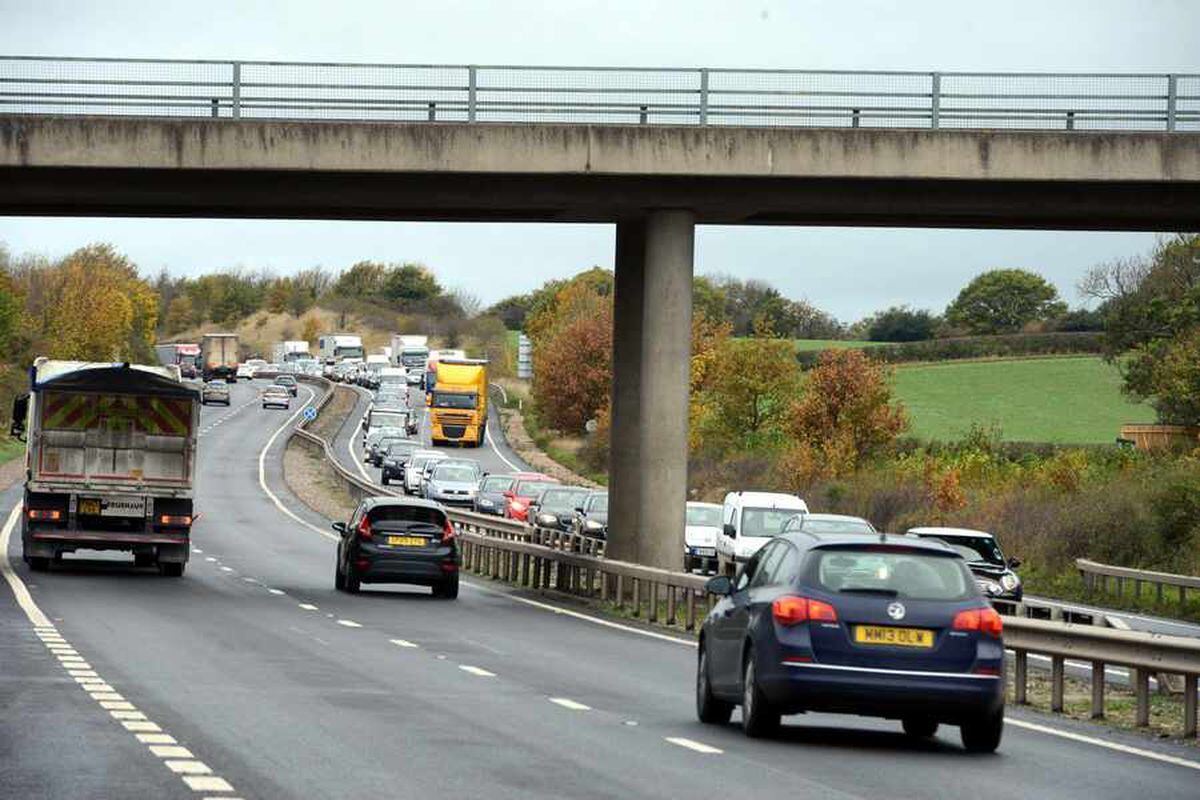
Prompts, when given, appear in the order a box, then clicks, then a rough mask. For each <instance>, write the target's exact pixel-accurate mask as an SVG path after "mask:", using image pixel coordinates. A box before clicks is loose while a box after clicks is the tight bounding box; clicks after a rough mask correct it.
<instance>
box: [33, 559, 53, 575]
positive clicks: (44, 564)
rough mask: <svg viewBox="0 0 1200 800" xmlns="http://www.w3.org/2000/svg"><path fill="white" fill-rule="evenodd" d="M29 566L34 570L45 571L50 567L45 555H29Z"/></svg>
mask: <svg viewBox="0 0 1200 800" xmlns="http://www.w3.org/2000/svg"><path fill="white" fill-rule="evenodd" d="M29 568H30V569H31V570H33V571H34V572H45V571H46V570H48V569H50V559H49V558H47V557H46V556H30V557H29Z"/></svg>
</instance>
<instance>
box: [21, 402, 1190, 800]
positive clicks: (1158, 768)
mask: <svg viewBox="0 0 1200 800" xmlns="http://www.w3.org/2000/svg"><path fill="white" fill-rule="evenodd" d="M300 391H301V398H302V399H303V398H306V397H310V396H311V393H312V390H311V389H309V388H308V387H302V388H301V390H300ZM254 392H255V389H253V388H252V387H251V386H248V385H246V384H239V385H238V386H236V387H234V391H233V406H232V408H230V409H225V408H223V407H221V408H216V407H208V408H205V409H204V410H203V412H202V426H201V427H202V431H203V436H202V439H201V450H200V476H201V478H200V485H199V489H198V495H199V496H198V502H197V509H198V511H199V512H200V513H201V514H202V516H201V518H200V520H198V522H197V524H196V527H195V530H194V533H193V545H194V552H193V556H192V561H191V563H190V564H189V565H188V571H187V574H186V575H185V576H184V577H183V578H182V579H170V578H162V577H159V576H158V575H157V574H156V573H154V572H152V571H146V570H142V571H134V570H133V569H132V568H131V567H130V566H129V565H128V563H127V562H125V561H123V560H120V559H118V558H116V557H115V556H114V557H103V556H101V555H99V554H96V556H97V557H96V558H72V557H70V556H68V557H67V561H66V562H65V564H64V565H62V566H60V567H58V568H56V569H54V570H53V571H51V572H50V573H37V574H33V573H29V572H28V571H27V570H26V569H25V567H24V564H23V563H22V562H21V561H20V543H19V537H12V536H8V537H7V538H8V541H7V554H8V559H7V562H3V561H0V569H2V570H3V571H4V572H5V578H6V580H7V583H8V589H9V590H5V591H4V592H3V594H2V596H0V796H3V797H6V798H7V797H14V798H22V800H24V799H26V798H77V797H88V798H118V797H119V798H127V797H154V798H172V797H178V798H187V797H193V798H203V797H222V798H230V797H242V798H325V797H327V798H348V797H355V796H362V797H406V798H407V797H413V798H418V797H447V798H459V797H463V798H467V797H470V798H478V797H486V798H489V799H491V798H542V797H544V798H564V797H571V798H575V797H578V798H617V797H620V798H640V797H646V798H650V797H655V798H657V797H706V796H710V795H711V794H712V793H713V791H714V788H717V787H719V788H720V789H721V790H724V791H726V792H730V793H735V792H736V793H738V794H745V795H746V796H749V797H755V798H773V797H787V798H790V800H795V798H806V797H811V798H822V800H823V799H824V798H871V800H879V798H885V797H886V798H914V800H915V799H916V798H922V799H923V798H929V797H933V796H944V797H970V798H993V797H994V798H1002V800H1012V798H1014V797H1022V798H1024V797H1031V798H1033V797H1036V798H1087V799H1088V800H1098V798H1110V797H1111V798H1128V797H1137V798H1139V800H1145V799H1147V798H1189V797H1197V796H1198V792H1197V787H1198V786H1200V752H1198V751H1197V750H1196V749H1195V748H1191V747H1187V746H1183V745H1178V744H1172V743H1166V742H1157V741H1154V740H1151V739H1148V738H1146V737H1142V736H1136V735H1132V734H1122V733H1118V732H1112V731H1108V730H1106V729H1103V728H1100V727H1098V726H1093V725H1086V724H1076V723H1072V722H1070V721H1069V720H1064V719H1061V718H1054V717H1050V716H1045V715H1040V714H1036V713H1034V712H1031V711H1029V710H1027V709H1019V710H1010V715H1009V724H1008V726H1007V730H1006V732H1005V737H1004V741H1003V743H1002V744H1001V748H1000V752H999V753H998V754H996V755H994V756H969V755H967V754H966V753H964V752H963V751H962V750H961V748H960V747H959V746H958V731H957V730H956V729H953V728H943V729H942V731H941V733H940V734H939V736H938V737H937V738H936V739H935V740H933V741H929V742H913V741H910V740H908V739H907V738H906V737H904V736H903V735H902V734H901V733H900V728H899V725H898V724H897V723H891V722H885V721H877V720H869V719H858V718H853V717H836V716H827V715H818V714H811V715H804V716H798V717H793V718H788V719H787V720H785V729H784V731H783V732H782V733H781V735H780V736H779V737H778V738H777V739H775V740H770V741H758V740H748V739H746V738H745V737H743V736H742V734H741V732H740V730H739V729H738V728H737V727H736V726H728V727H711V726H705V725H701V724H699V723H698V722H696V720H695V714H694V711H693V704H692V680H693V675H694V662H695V648H694V646H693V645H692V643H691V642H690V641H689V640H687V639H684V638H675V637H673V636H671V635H669V634H665V633H659V632H650V631H641V630H639V629H637V628H634V627H626V626H622V625H619V624H616V623H612V622H607V623H606V624H599V623H598V622H597V621H596V620H594V619H590V618H587V616H586V615H584V614H579V613H578V612H575V611H567V612H566V613H564V611H563V610H561V609H557V608H556V605H555V603H554V602H553V601H546V600H534V599H531V598H530V597H528V596H525V595H522V594H519V593H515V592H511V591H509V590H507V589H505V588H503V587H501V586H499V585H496V584H489V583H487V582H484V581H481V580H479V579H475V578H468V579H467V580H465V581H464V583H463V587H462V594H461V595H460V596H459V599H458V600H457V601H453V602H447V601H441V600H433V599H432V598H431V597H430V596H429V593H428V590H425V589H409V588H406V587H392V586H385V587H378V586H371V587H366V588H364V591H363V593H362V594H361V595H359V596H350V595H345V594H342V593H338V592H335V591H334V589H333V553H334V541H333V538H332V537H333V534H332V532H331V531H329V529H328V524H329V521H328V520H324V519H321V518H320V517H318V516H316V515H315V514H313V513H312V512H310V511H309V510H308V509H307V508H305V507H304V506H303V505H302V504H301V503H300V502H299V501H298V500H297V499H295V498H294V497H293V496H292V495H291V494H290V492H288V490H287V488H286V487H285V485H284V483H283V480H282V476H281V474H280V459H281V452H282V444H283V440H284V438H285V437H284V436H282V435H280V434H279V431H280V430H282V428H281V426H283V425H284V424H291V423H292V422H294V420H295V416H296V414H297V413H298V410H299V405H294V406H293V410H292V412H290V413H285V412H282V411H263V410H262V409H260V408H259V407H258V404H257V401H256V399H255V395H254ZM19 500H20V489H19V487H14V488H13V489H10V490H9V491H7V492H5V493H4V494H3V495H0V511H2V512H3V517H2V519H3V520H5V521H9V520H12V519H15V518H14V517H10V515H9V510H10V509H12V508H14V507H15V506H16V504H17V503H18V502H19ZM5 530H6V531H7V530H10V526H6V528H5ZM0 538H4V537H0ZM735 719H736V716H735Z"/></svg>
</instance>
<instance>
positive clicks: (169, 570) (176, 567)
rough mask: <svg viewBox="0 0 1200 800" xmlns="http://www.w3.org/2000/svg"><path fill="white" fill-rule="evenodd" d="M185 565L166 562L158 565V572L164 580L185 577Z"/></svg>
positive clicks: (178, 562) (180, 562)
mask: <svg viewBox="0 0 1200 800" xmlns="http://www.w3.org/2000/svg"><path fill="white" fill-rule="evenodd" d="M184 566H185V564H184V563H183V562H182V561H165V562H160V563H159V565H158V572H159V574H160V575H162V576H163V577H164V578H181V577H183V568H184Z"/></svg>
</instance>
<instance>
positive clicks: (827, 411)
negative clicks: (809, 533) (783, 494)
mask: <svg viewBox="0 0 1200 800" xmlns="http://www.w3.org/2000/svg"><path fill="white" fill-rule="evenodd" d="M907 425H908V419H907V414H906V413H905V410H904V407H903V406H902V405H900V403H899V402H897V401H894V400H893V398H892V388H891V374H890V372H889V371H888V369H887V368H886V367H884V366H883V365H881V364H879V363H877V362H874V361H872V360H871V359H870V358H868V357H867V356H866V355H865V354H864V353H862V352H861V351H859V350H827V351H825V352H824V353H822V354H821V359H820V361H819V362H818V363H817V366H816V367H815V368H814V369H813V370H812V371H810V372H809V373H808V375H807V376H806V380H805V381H804V387H803V391H802V393H801V394H800V396H799V398H798V399H797V400H796V401H795V402H793V403H792V405H791V408H790V410H789V412H788V419H787V422H786V423H785V429H786V431H787V434H788V436H789V437H790V438H791V440H792V445H791V447H790V448H789V450H788V452H787V454H786V455H785V457H784V458H783V459H782V461H781V467H782V469H783V471H784V473H785V477H786V478H787V479H788V481H789V482H790V483H792V484H793V485H795V486H796V487H797V488H803V487H804V486H806V485H808V484H809V483H811V481H813V480H815V479H817V478H821V477H837V476H842V475H847V474H849V473H851V472H853V471H854V469H855V468H856V467H857V466H858V465H859V464H860V463H862V461H863V460H864V459H866V458H869V457H871V456H873V455H875V454H877V453H879V452H880V451H882V450H883V449H885V448H886V447H887V446H888V445H890V444H892V443H893V442H894V441H895V439H896V437H897V436H899V435H900V433H902V432H903V431H904V430H905V428H906V427H907Z"/></svg>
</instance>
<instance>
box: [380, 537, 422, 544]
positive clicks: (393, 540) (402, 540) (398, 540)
mask: <svg viewBox="0 0 1200 800" xmlns="http://www.w3.org/2000/svg"><path fill="white" fill-rule="evenodd" d="M387 543H388V544H390V545H392V546H393V547H424V546H425V540H424V539H422V538H421V537H420V536H389V537H387Z"/></svg>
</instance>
